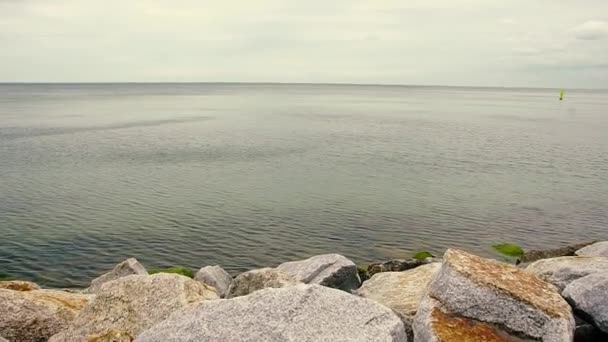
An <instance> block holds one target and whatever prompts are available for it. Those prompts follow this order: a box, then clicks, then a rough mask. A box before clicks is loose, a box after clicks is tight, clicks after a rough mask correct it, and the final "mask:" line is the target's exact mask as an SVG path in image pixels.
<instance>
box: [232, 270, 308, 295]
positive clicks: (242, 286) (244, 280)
mask: <svg viewBox="0 0 608 342" xmlns="http://www.w3.org/2000/svg"><path fill="white" fill-rule="evenodd" d="M296 284H298V281H296V280H295V279H294V278H293V277H292V276H290V275H289V274H287V273H285V272H281V271H279V270H277V269H275V268H269V267H267V268H260V269H257V270H251V271H247V272H243V273H241V274H239V275H238V276H237V277H236V278H234V280H233V281H232V283H231V284H230V287H229V288H228V293H227V295H226V298H234V297H239V296H245V295H248V294H250V293H253V292H255V291H257V290H261V289H265V288H267V287H273V288H280V287H287V286H293V285H296Z"/></svg>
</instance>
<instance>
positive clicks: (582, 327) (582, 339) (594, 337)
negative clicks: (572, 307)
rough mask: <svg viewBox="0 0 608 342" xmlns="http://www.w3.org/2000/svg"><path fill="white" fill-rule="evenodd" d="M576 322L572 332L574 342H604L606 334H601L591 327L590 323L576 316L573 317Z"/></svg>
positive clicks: (607, 336)
mask: <svg viewBox="0 0 608 342" xmlns="http://www.w3.org/2000/svg"><path fill="white" fill-rule="evenodd" d="M574 319H575V320H576V329H575V330H574V342H606V341H608V334H606V333H603V332H602V331H601V330H600V329H598V328H596V327H595V326H593V324H591V323H587V321H584V320H582V319H581V318H579V317H578V316H574Z"/></svg>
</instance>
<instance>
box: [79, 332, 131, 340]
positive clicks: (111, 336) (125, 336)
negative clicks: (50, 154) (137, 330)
mask: <svg viewBox="0 0 608 342" xmlns="http://www.w3.org/2000/svg"><path fill="white" fill-rule="evenodd" d="M132 341H133V336H131V334H129V333H128V332H126V331H121V330H110V331H108V332H105V333H102V334H96V335H91V336H88V337H87V342H132Z"/></svg>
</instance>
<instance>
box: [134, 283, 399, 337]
mask: <svg viewBox="0 0 608 342" xmlns="http://www.w3.org/2000/svg"><path fill="white" fill-rule="evenodd" d="M136 341H137V342H165V341H225V342H236V341H277V342H278V341H281V342H283V341H353V342H356V341H400V342H405V341H407V338H406V335H405V331H404V327H403V322H401V320H400V319H399V317H398V316H397V315H396V314H395V313H393V312H392V311H391V310H390V309H388V308H386V307H384V306H382V305H380V304H377V303H375V302H373V301H371V300H368V299H364V298H360V297H357V296H353V295H350V294H347V293H344V292H342V291H338V290H335V289H330V288H327V287H323V286H318V285H304V284H299V285H296V286H291V287H287V288H280V289H276V288H272V289H270V288H269V289H264V290H261V291H257V292H256V293H254V294H251V295H249V296H244V297H239V298H234V299H228V300H219V301H211V302H203V303H201V304H198V305H196V306H195V307H193V308H189V309H186V310H184V311H181V312H179V313H175V314H173V315H172V316H171V317H170V318H169V319H167V320H165V321H163V322H161V323H159V324H157V325H155V326H154V327H152V328H151V329H149V330H148V331H145V332H143V333H142V334H141V335H140V336H139V337H137V339H136Z"/></svg>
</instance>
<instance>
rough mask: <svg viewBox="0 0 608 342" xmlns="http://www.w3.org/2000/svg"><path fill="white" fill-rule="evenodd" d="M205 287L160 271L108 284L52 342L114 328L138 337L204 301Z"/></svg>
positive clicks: (73, 341)
mask: <svg viewBox="0 0 608 342" xmlns="http://www.w3.org/2000/svg"><path fill="white" fill-rule="evenodd" d="M203 291H205V290H204V289H203V286H201V284H200V283H199V282H197V281H195V280H192V279H190V278H188V277H185V276H182V275H178V274H169V273H158V274H155V275H150V276H145V275H131V276H126V277H122V278H120V279H117V280H114V281H111V282H108V283H105V284H104V285H102V286H101V287H100V288H99V290H98V291H97V294H96V297H95V299H93V300H92V301H91V303H89V304H88V305H87V306H85V307H84V308H83V309H82V311H80V313H79V314H78V315H77V316H76V318H74V320H73V321H72V323H71V324H70V325H69V327H68V329H67V330H66V331H63V332H61V333H59V334H57V335H55V336H53V337H52V338H51V339H50V341H52V342H59V341H65V342H77V341H86V339H87V336H90V335H96V334H101V335H103V334H106V333H108V332H110V331H112V330H118V331H124V332H125V333H129V334H130V335H131V336H137V335H138V334H139V333H140V332H142V331H143V330H145V329H147V328H149V327H151V326H152V325H153V324H155V323H158V322H160V321H162V320H164V319H165V318H167V317H169V315H170V314H171V313H173V312H175V311H177V310H180V309H183V308H185V307H187V306H189V305H191V304H193V303H196V302H198V301H202V300H203V296H204V295H203Z"/></svg>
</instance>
